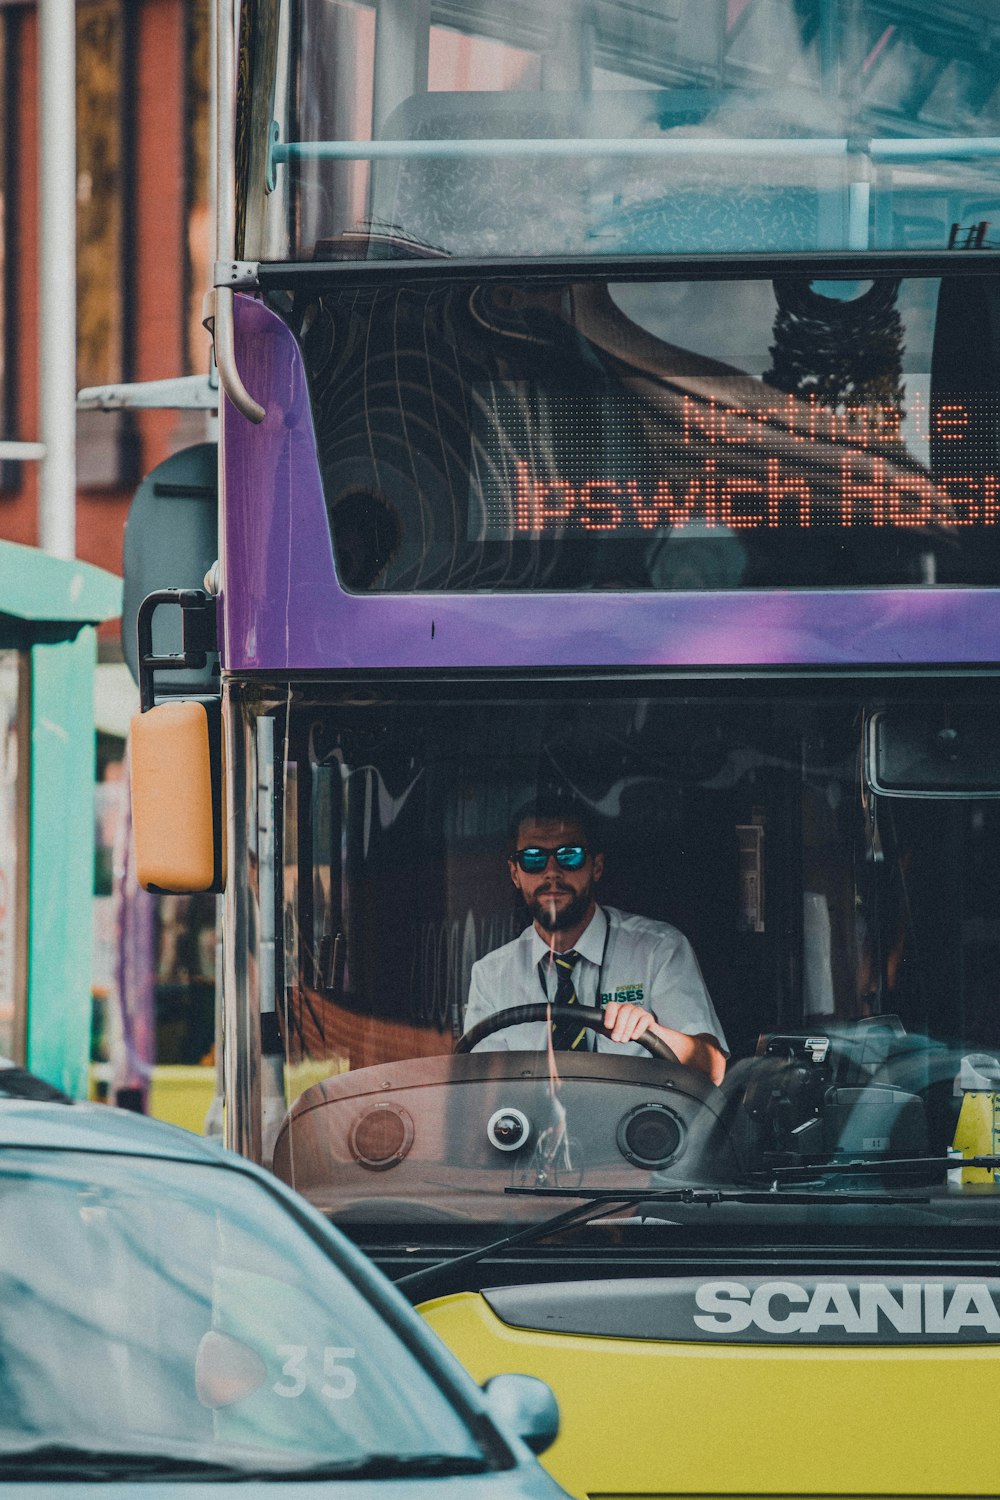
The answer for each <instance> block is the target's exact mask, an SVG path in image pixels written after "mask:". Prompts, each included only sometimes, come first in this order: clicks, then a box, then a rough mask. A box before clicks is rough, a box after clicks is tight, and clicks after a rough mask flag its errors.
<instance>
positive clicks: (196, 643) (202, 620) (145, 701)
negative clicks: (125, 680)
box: [136, 589, 218, 713]
mask: <svg viewBox="0 0 1000 1500" xmlns="http://www.w3.org/2000/svg"><path fill="white" fill-rule="evenodd" d="M167 604H170V605H173V606H174V607H175V608H176V609H179V610H180V612H181V650H180V651H173V652H168V653H166V654H162V655H159V656H158V655H156V654H155V652H154V651H153V616H154V614H155V613H156V611H157V609H158V608H159V607H160V606H161V605H167ZM136 635H137V637H138V646H139V705H140V708H141V709H142V712H143V713H146V712H147V710H149V709H151V708H152V707H153V705H154V703H155V702H156V686H155V677H156V673H157V672H183V671H188V670H192V669H193V670H196V671H198V670H201V669H202V668H204V667H205V666H206V664H207V662H208V657H209V653H211V652H214V651H217V650H218V631H217V628H216V600H215V599H214V598H212V597H211V596H210V595H209V594H206V593H205V591H204V589H158V590H156V592H155V593H152V594H147V595H146V597H145V599H144V600H143V601H142V603H141V604H140V606H139V613H138V616H137V618H136Z"/></svg>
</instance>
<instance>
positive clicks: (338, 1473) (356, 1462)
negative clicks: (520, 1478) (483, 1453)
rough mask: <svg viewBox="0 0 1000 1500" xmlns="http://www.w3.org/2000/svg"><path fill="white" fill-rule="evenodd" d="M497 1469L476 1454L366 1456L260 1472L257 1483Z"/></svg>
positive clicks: (413, 1476)
mask: <svg viewBox="0 0 1000 1500" xmlns="http://www.w3.org/2000/svg"><path fill="white" fill-rule="evenodd" d="M493 1467H494V1465H493V1464H491V1463H490V1462H489V1461H488V1460H487V1459H485V1458H482V1457H480V1456H479V1455H477V1454H474V1453H467V1454H465V1455H464V1456H460V1455H459V1454H457V1453H415V1454H413V1456H412V1457H407V1456H406V1455H405V1454H400V1453H366V1454H365V1456H364V1457H363V1458H345V1459H332V1460H331V1461H330V1462H329V1463H320V1464H310V1465H308V1466H304V1467H303V1466H300V1467H298V1468H295V1469H258V1470H256V1471H254V1472H253V1474H250V1475H248V1477H250V1478H253V1479H280V1480H282V1481H284V1480H294V1479H309V1480H317V1479H444V1478H447V1477H448V1476H449V1475H452V1474H485V1473H486V1472H487V1471H488V1470H490V1469H492V1468H493Z"/></svg>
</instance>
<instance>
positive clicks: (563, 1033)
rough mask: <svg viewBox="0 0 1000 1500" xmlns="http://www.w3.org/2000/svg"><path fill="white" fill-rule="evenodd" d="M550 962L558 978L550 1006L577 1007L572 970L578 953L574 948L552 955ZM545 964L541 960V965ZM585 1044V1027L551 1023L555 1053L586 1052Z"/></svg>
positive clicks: (571, 1023)
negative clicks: (552, 963)
mask: <svg viewBox="0 0 1000 1500" xmlns="http://www.w3.org/2000/svg"><path fill="white" fill-rule="evenodd" d="M552 960H553V962H554V963H555V966H556V972H557V974H558V976H559V979H558V983H557V984H556V993H555V997H554V998H553V1001H552V1004H553V1005H578V1004H579V1001H578V1000H577V994H576V988H575V986H574V984H573V970H574V968H575V967H576V965H577V963H578V962H579V960H580V955H579V953H577V951H576V949H575V948H570V949H569V951H568V952H566V953H553V955H552ZM545 962H546V960H545V959H542V963H543V964H544V963H545ZM587 1042H588V1038H587V1028H586V1026H577V1025H576V1024H575V1022H573V1021H553V1022H552V1045H553V1047H554V1048H555V1050H556V1051H557V1052H574V1051H576V1052H586V1051H588V1050H589V1049H588V1045H587Z"/></svg>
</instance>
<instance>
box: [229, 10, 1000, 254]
mask: <svg viewBox="0 0 1000 1500" xmlns="http://www.w3.org/2000/svg"><path fill="white" fill-rule="evenodd" d="M257 11H259V12H260V13H261V14H262V15H263V12H265V11H266V12H267V13H268V19H267V24H266V25H264V24H263V22H262V26H261V30H262V33H265V32H266V33H267V35H268V36H273V40H272V41H271V42H269V43H268V44H266V45H258V46H256V48H255V49H252V53H253V63H254V67H255V78H254V81H253V90H254V93H253V96H252V98H251V97H250V96H249V95H248V96H246V97H245V98H244V101H243V110H244V117H245V119H246V120H247V121H248V122H250V123H249V124H248V127H247V128H248V130H249V131H250V133H251V134H254V135H255V136H259V139H258V140H256V141H255V143H251V147H250V151H249V153H248V155H247V161H248V163H250V165H249V167H248V168H247V171H246V174H245V176H244V180H243V182H242V184H241V187H242V189H243V192H244V195H245V199H246V209H247V212H246V219H245V222H246V243H245V245H244V246H243V253H244V254H246V255H247V256H249V257H255V258H267V259H277V260H283V259H302V260H314V259H366V258H370V257H376V258H390V259H406V258H410V257H413V256H428V255H444V256H458V257H495V256H514V257H520V256H530V257H536V256H551V255H567V254H569V255H573V256H608V255H613V256H622V255H629V254H647V255H648V254H653V255H661V254H662V255H670V254H690V253H699V252H709V251H710V252H715V253H724V254H727V253H732V254H740V253H751V252H763V253H767V252H771V251H796V252H804V251H811V250H818V251H836V250H846V249H852V250H864V249H883V250H885V249H910V250H912V249H944V248H945V247H946V246H947V245H948V244H949V243H955V242H959V243H964V242H965V240H966V239H969V240H970V242H971V243H975V242H976V240H977V237H978V236H981V237H982V238H984V239H988V238H989V237H990V235H991V232H992V231H991V230H990V229H989V228H986V229H982V228H981V226H983V225H986V226H989V225H991V224H994V225H996V224H1000V187H998V185H997V173H996V165H997V160H998V144H1000V89H998V87H997V80H998V78H1000V38H998V36H997V35H996V34H995V31H994V28H992V27H991V26H990V25H989V24H987V23H988V22H990V21H991V20H992V17H993V5H992V0H962V3H957V4H953V5H951V6H949V7H948V13H947V16H944V15H943V14H942V12H941V7H940V5H939V4H938V3H937V0H877V3H876V0H872V3H870V4H864V5H856V4H854V3H847V0H629V3H625V0H565V3H561V4H559V5H555V4H546V5H544V6H539V5H534V4H526V3H525V0H419V3H417V0H405V3H404V0H381V3H380V4H378V5H377V6H376V5H374V4H372V3H368V0H301V3H300V4H298V5H295V6H292V5H291V4H290V0H268V3H267V4H263V3H261V4H259V5H258V6H257ZM271 12H275V16H272V15H271ZM279 12H280V14H279ZM275 17H276V19H275ZM272 118H273V120H274V135H275V139H274V140H273V141H271V142H270V144H269V140H270V135H269V126H270V121H271V120H272ZM265 134H268V140H265ZM268 158H270V160H268ZM268 178H269V180H270V183H271V190H270V191H265V181H266V180H267V179H268Z"/></svg>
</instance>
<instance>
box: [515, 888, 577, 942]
mask: <svg viewBox="0 0 1000 1500" xmlns="http://www.w3.org/2000/svg"><path fill="white" fill-rule="evenodd" d="M593 894H594V887H593V885H588V886H587V887H586V889H585V890H582V891H580V893H579V895H576V896H574V897H573V899H572V901H569V902H567V904H566V905H565V906H563V907H553V906H552V904H551V902H549V901H546V899H545V896H544V895H539V896H536V897H535V899H534V900H533V901H529V902H528V903H527V905H528V910H529V911H530V913H531V915H532V917H533V918H534V920H535V921H536V922H537V923H538V925H539V927H541V928H543V929H544V931H545V932H564V931H565V930H566V928H567V927H575V926H576V925H577V923H578V922H580V921H582V920H583V918H584V917H585V916H586V915H587V908H588V907H589V906H590V902H591V897H592V896H593Z"/></svg>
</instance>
